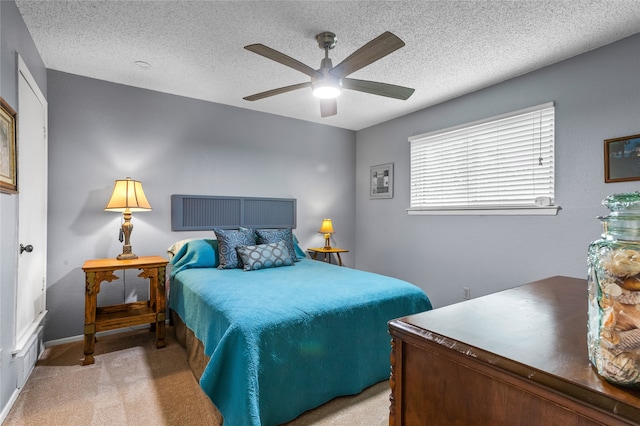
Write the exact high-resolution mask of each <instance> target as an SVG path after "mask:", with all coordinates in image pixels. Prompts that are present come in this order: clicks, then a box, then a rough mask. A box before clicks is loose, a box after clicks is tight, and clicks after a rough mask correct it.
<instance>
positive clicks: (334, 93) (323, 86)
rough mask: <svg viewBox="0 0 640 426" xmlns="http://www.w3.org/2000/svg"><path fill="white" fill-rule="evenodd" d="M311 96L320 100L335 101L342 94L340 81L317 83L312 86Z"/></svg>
mask: <svg viewBox="0 0 640 426" xmlns="http://www.w3.org/2000/svg"><path fill="white" fill-rule="evenodd" d="M312 87H313V96H315V97H316V98H320V99H335V98H337V97H338V96H340V93H342V83H341V82H340V81H319V82H317V83H314V84H313V86H312Z"/></svg>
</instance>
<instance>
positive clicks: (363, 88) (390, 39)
mask: <svg viewBox="0 0 640 426" xmlns="http://www.w3.org/2000/svg"><path fill="white" fill-rule="evenodd" d="M316 40H317V41H318V46H319V47H320V48H321V49H323V50H324V59H323V60H322V62H321V63H320V68H319V69H317V70H315V69H313V68H311V67H310V66H308V65H305V64H303V63H302V62H300V61H298V60H296V59H293V58H292V57H290V56H287V55H285V54H284V53H280V52H278V51H277V50H274V49H272V48H270V47H267V46H265V45H263V44H250V45H248V46H245V47H244V48H245V49H247V50H249V51H251V52H254V53H257V54H258V55H262V56H264V57H265V58H268V59H271V60H272V61H276V62H279V63H281V64H282V65H286V66H288V67H290V68H293V69H294V70H297V71H300V72H301V73H303V74H306V75H308V76H309V77H311V81H309V82H306V83H299V84H293V85H291V86H285V87H280V88H277V89H273V90H268V91H266V92H261V93H256V94H255V95H251V96H246V97H244V98H243V99H245V100H247V101H257V100H258V99H264V98H268V97H270V96H274V95H279V94H282V93H287V92H291V91H293V90H297V89H303V88H305V87H311V88H312V89H313V94H314V95H315V96H316V97H318V98H320V115H321V116H322V117H329V116H331V115H336V114H337V113H338V104H337V102H336V97H338V96H339V95H340V92H341V89H349V90H356V91H358V92H365V93H370V94H373V95H379V96H386V97H389V98H395V99H402V100H406V99H409V97H410V96H411V95H412V94H413V92H414V89H411V88H408V87H402V86H396V85H394V84H387V83H378V82H375V81H367V80H356V79H353V78H346V77H347V76H348V75H349V74H351V73H353V72H356V71H358V70H359V69H361V68H364V67H366V66H367V65H369V64H371V63H373V62H375V61H377V60H378V59H381V58H383V57H385V56H387V55H388V54H390V53H392V52H394V51H396V50H398V49H400V48H401V47H403V46H404V42H403V41H402V40H400V38H398V37H397V36H396V35H394V34H392V33H390V32H389V31H387V32H384V33H383V34H381V35H379V36H378V37H376V38H374V39H373V40H371V41H370V42H368V43H367V44H365V45H364V46H362V47H361V48H359V49H358V50H356V51H355V52H353V53H352V54H351V55H349V56H348V57H347V58H346V59H344V60H343V61H342V62H340V63H339V64H338V65H336V66H335V67H334V66H333V64H332V63H331V59H330V58H329V50H330V49H333V48H334V47H335V45H336V42H337V38H336V35H335V34H334V33H331V32H328V31H325V32H323V33H320V34H318V35H317V36H316Z"/></svg>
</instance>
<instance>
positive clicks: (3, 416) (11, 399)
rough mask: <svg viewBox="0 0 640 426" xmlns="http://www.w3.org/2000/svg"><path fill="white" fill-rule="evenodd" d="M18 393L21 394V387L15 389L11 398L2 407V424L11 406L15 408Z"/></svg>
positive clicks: (0, 422)
mask: <svg viewBox="0 0 640 426" xmlns="http://www.w3.org/2000/svg"><path fill="white" fill-rule="evenodd" d="M18 395H20V389H15V390H14V391H13V393H12V394H11V398H9V401H7V404H6V405H5V406H4V408H2V411H0V425H1V424H2V423H4V421H5V420H6V419H7V416H8V415H9V412H10V411H11V408H13V404H15V402H16V400H17V399H18Z"/></svg>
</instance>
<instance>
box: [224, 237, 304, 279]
mask: <svg viewBox="0 0 640 426" xmlns="http://www.w3.org/2000/svg"><path fill="white" fill-rule="evenodd" d="M236 251H237V252H238V255H239V256H240V258H241V259H242V263H243V265H244V266H243V269H244V270H245V271H256V270H258V269H266V268H279V267H281V266H293V259H292V256H291V254H290V253H289V249H287V246H286V244H285V242H284V241H282V240H280V241H278V242H277V243H269V244H258V245H252V246H238V247H237V248H236Z"/></svg>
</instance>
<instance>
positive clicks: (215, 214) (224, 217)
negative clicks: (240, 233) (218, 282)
mask: <svg viewBox="0 0 640 426" xmlns="http://www.w3.org/2000/svg"><path fill="white" fill-rule="evenodd" d="M240 226H244V227H246V228H295V227H296V199H295V198H258V197H223V196H215V195H182V194H174V195H172V196H171V230H172V231H201V230H211V229H213V228H214V227H215V228H222V229H237V228H238V227H240Z"/></svg>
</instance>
